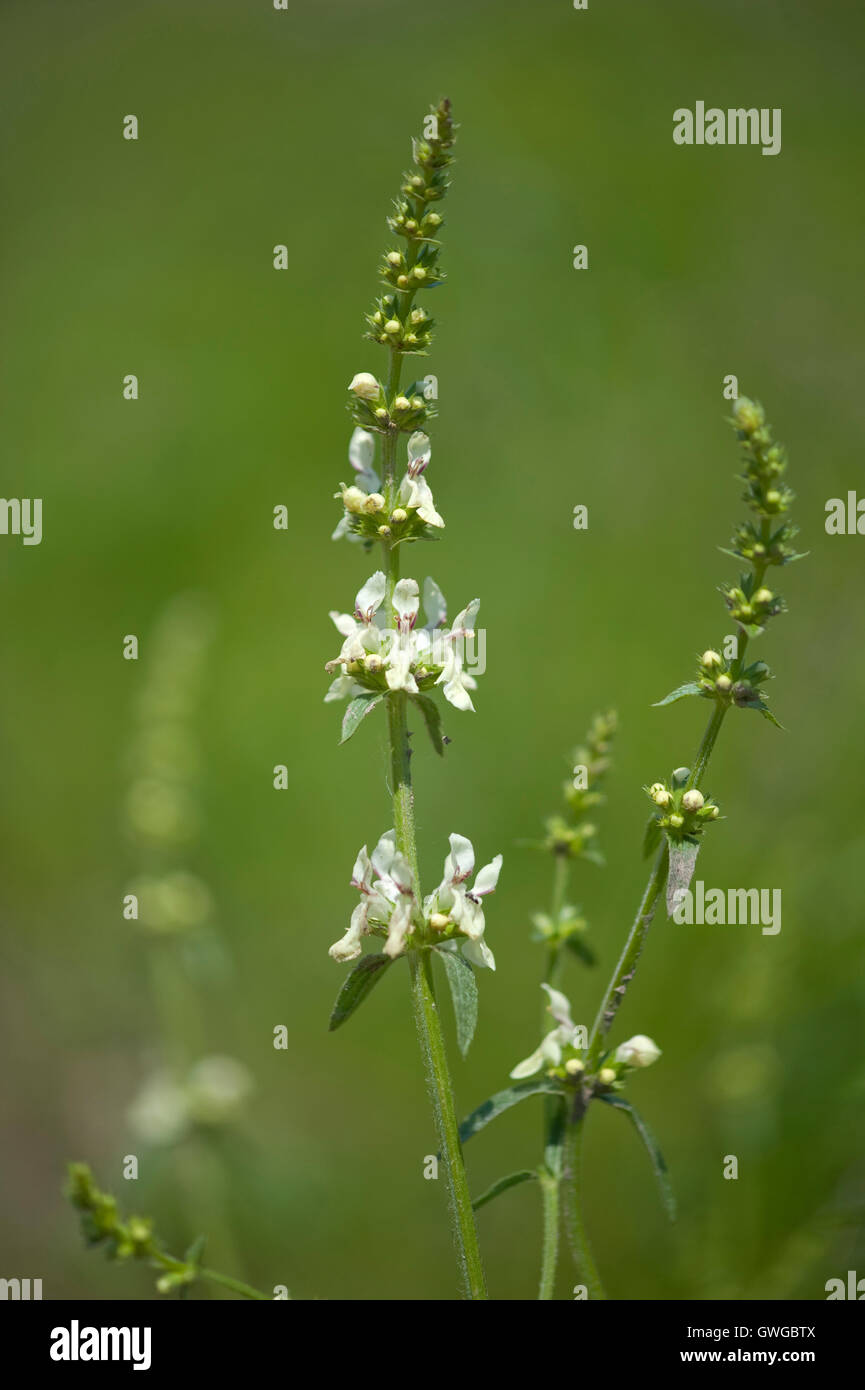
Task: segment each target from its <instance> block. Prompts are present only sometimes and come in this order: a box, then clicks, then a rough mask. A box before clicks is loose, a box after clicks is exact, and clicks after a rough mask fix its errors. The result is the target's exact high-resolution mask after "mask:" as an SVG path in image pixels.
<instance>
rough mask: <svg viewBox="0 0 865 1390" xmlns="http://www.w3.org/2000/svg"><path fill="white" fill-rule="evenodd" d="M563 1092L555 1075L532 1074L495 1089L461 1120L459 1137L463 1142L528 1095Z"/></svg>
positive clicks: (562, 1093) (559, 1094) (560, 1093)
mask: <svg viewBox="0 0 865 1390" xmlns="http://www.w3.org/2000/svg"><path fill="white" fill-rule="evenodd" d="M564 1094H565V1089H564V1087H563V1085H562V1083H561V1081H559V1080H558V1079H557V1077H555V1076H533V1077H531V1078H530V1080H528V1081H520V1082H519V1084H518V1085H516V1086H509V1087H508V1089H507V1090H506V1091H496V1093H495V1095H494V1096H490V1098H489V1100H485V1101H484V1103H483V1105H479V1106H478V1108H477V1110H473V1111H472V1113H471V1114H470V1115H469V1116H468V1118H467V1119H465V1120H463V1122H462V1124H461V1125H460V1139H461V1141H462V1143H463V1144H465V1143H466V1142H467V1140H469V1139H471V1138H472V1137H473V1136H474V1135H475V1134H477V1133H478V1131H479V1130H481V1129H484V1128H485V1126H486V1125H488V1124H489V1123H490V1121H491V1120H495V1119H496V1118H497V1117H498V1116H499V1115H502V1114H503V1113H504V1112H505V1110H510V1108H511V1106H512V1105H518V1104H519V1102H520V1101H521V1100H528V1098H529V1096H542V1095H558V1096H561V1095H564Z"/></svg>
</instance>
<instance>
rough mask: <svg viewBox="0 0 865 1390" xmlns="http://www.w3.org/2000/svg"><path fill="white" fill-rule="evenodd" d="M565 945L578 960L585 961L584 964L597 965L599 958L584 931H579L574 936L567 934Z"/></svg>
mask: <svg viewBox="0 0 865 1390" xmlns="http://www.w3.org/2000/svg"><path fill="white" fill-rule="evenodd" d="M565 946H566V947H567V948H568V950H569V951H571V952H572V953H573V954H574V955H575V956H576V957H577V959H578V960H581V961H582V962H583V965H597V963H598V958H597V956H596V955H595V953H594V951H593V950H592V948H591V946H590V945H589V944H588V942H587V941H586V940H585V939H584V937H583V935H582V933H580V932H577V933H575V934H574V935H573V936H566V937H565Z"/></svg>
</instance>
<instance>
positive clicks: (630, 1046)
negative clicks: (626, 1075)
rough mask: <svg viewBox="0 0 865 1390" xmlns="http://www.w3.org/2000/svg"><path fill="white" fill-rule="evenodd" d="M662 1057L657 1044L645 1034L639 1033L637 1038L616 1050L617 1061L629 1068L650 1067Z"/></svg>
mask: <svg viewBox="0 0 865 1390" xmlns="http://www.w3.org/2000/svg"><path fill="white" fill-rule="evenodd" d="M660 1055H661V1049H660V1048H659V1047H658V1045H657V1043H654V1042H652V1039H651V1038H647V1037H646V1035H645V1033H637V1035H636V1037H633V1038H629V1039H628V1041H627V1042H623V1043H620V1044H619V1046H618V1047H617V1048H616V1061H617V1062H621V1063H623V1064H624V1065H625V1066H627V1067H650V1066H651V1065H652V1063H653V1062H657V1060H658V1058H659V1057H660Z"/></svg>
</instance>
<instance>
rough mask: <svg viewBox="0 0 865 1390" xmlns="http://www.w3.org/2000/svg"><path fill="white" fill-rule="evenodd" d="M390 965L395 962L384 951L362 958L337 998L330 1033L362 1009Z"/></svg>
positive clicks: (331, 1018)
mask: <svg viewBox="0 0 865 1390" xmlns="http://www.w3.org/2000/svg"><path fill="white" fill-rule="evenodd" d="M389 965H393V961H392V960H391V958H390V956H386V955H385V954H384V952H383V951H382V952H379V953H377V954H375V955H368V956H361V958H360V960H359V961H358V963H357V965H356V966H355V967H354V969H353V970H352V971H351V974H350V975H348V977H347V978H346V980H345V982H344V984H343V986H342V989H341V990H340V991H339V994H338V995H337V996H336V1003H335V1004H334V1006H333V1011H332V1013H331V1015H330V1022H329V1024H328V1032H330V1033H332V1032H333V1031H334V1029H335V1028H339V1026H340V1024H343V1023H345V1021H346V1019H347V1018H351V1015H352V1014H353V1013H354V1011H355V1009H359V1008H360V1006H361V1004H362V1003H363V1001H364V999H366V996H367V995H368V994H369V992H370V990H371V989H373V987H374V986H375V985H377V984H378V982H379V980H380V979H381V977H382V976H383V975H384V973H385V971H386V970H387V968H388V966H389Z"/></svg>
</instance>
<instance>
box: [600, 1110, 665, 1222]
mask: <svg viewBox="0 0 865 1390" xmlns="http://www.w3.org/2000/svg"><path fill="white" fill-rule="evenodd" d="M598 1099H599V1100H603V1101H605V1102H606V1104H607V1105H612V1106H613V1108H614V1109H615V1110H622V1111H623V1112H624V1113H625V1114H626V1115H627V1117H628V1119H629V1120H630V1121H631V1124H632V1125H633V1126H634V1129H635V1130H636V1131H637V1133H638V1134H639V1136H640V1138H641V1139H642V1141H643V1143H644V1144H645V1146H646V1152H647V1153H648V1155H649V1158H650V1159H651V1160H652V1170H653V1172H654V1174H655V1177H656V1178H657V1180H658V1187H659V1189H660V1192H661V1201H662V1202H663V1204H664V1210H665V1211H666V1213H667V1215H668V1216H669V1218H670V1220H671V1221H675V1219H676V1198H675V1196H674V1194H673V1188H672V1185H671V1183H670V1174H669V1172H668V1171H667V1165H666V1163H665V1162H664V1155H663V1154H662V1153H661V1150H660V1149H659V1147H658V1141H657V1139H656V1138H655V1136H654V1134H653V1133H652V1131H651V1130H650V1129H649V1126H648V1125H647V1124H646V1121H645V1120H644V1119H643V1117H642V1115H641V1114H640V1113H639V1111H637V1110H635V1109H634V1107H633V1105H632V1104H631V1102H630V1101H629V1100H625V1098H624V1096H614V1095H601V1096H599V1097H598Z"/></svg>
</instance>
